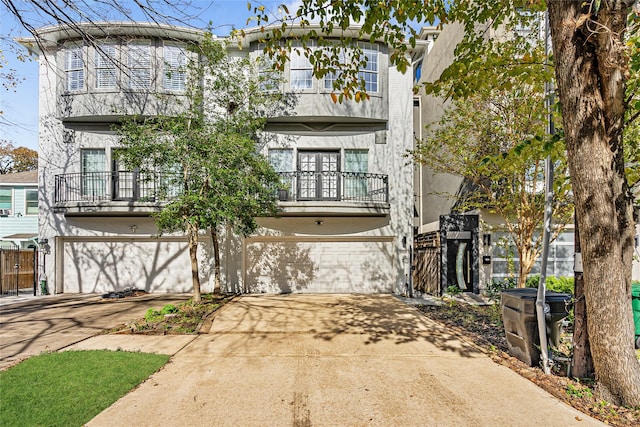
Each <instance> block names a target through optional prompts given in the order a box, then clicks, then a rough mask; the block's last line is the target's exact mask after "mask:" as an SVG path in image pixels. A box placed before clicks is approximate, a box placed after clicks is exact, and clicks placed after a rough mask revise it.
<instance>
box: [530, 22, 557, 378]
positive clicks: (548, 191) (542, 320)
mask: <svg viewBox="0 0 640 427" xmlns="http://www.w3.org/2000/svg"><path fill="white" fill-rule="evenodd" d="M544 21H545V26H544V37H545V40H544V46H545V53H546V54H547V60H546V61H547V62H546V64H545V66H546V67H548V66H549V64H548V57H549V53H550V52H551V46H550V44H549V36H550V31H549V12H548V11H547V13H546V15H545V20H544ZM545 95H546V96H545V106H546V107H547V112H548V115H549V116H548V120H547V135H549V136H551V135H553V134H554V133H555V127H554V123H553V83H552V82H547V83H545ZM544 175H545V177H544V231H543V234H542V260H541V266H540V283H539V284H538V293H537V296H536V317H537V320H538V334H539V336H540V359H541V364H542V370H543V371H544V373H545V374H550V373H551V365H552V361H551V359H550V357H549V344H548V342H547V322H546V315H547V313H548V312H549V311H550V309H549V306H548V305H547V304H546V303H545V294H546V279H547V263H548V258H549V238H550V234H551V212H552V209H553V162H552V161H551V156H547V158H546V160H545V174H544ZM534 191H535V189H534Z"/></svg>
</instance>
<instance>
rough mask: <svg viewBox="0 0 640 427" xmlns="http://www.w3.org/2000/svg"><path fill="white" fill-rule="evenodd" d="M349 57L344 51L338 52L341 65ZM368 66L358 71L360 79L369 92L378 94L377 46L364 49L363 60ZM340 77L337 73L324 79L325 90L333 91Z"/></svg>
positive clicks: (330, 74) (364, 47) (367, 46)
mask: <svg viewBox="0 0 640 427" xmlns="http://www.w3.org/2000/svg"><path fill="white" fill-rule="evenodd" d="M349 56H350V55H348V54H347V53H345V52H344V51H340V52H338V61H339V63H340V64H346V63H347V61H349V60H350V59H349ZM365 58H366V61H367V65H365V66H364V67H363V68H361V69H360V70H359V71H358V77H359V78H360V80H362V81H364V87H365V89H366V91H367V92H378V48H377V46H376V45H366V46H363V47H362V53H361V59H365ZM339 75H340V72H339V71H338V72H337V73H328V74H327V75H326V76H325V77H324V88H325V89H333V84H334V82H335V81H336V79H337V78H338V76H339Z"/></svg>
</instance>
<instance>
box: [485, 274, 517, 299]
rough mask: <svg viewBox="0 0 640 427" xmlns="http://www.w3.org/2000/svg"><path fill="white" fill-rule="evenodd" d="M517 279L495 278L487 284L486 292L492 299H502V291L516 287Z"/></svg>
mask: <svg viewBox="0 0 640 427" xmlns="http://www.w3.org/2000/svg"><path fill="white" fill-rule="evenodd" d="M516 284H517V280H516V278H515V277H507V278H504V279H501V280H500V279H493V280H492V281H491V283H489V284H487V287H486V294H487V297H489V300H491V301H498V300H499V299H500V292H502V291H504V290H505V289H512V288H515V287H516Z"/></svg>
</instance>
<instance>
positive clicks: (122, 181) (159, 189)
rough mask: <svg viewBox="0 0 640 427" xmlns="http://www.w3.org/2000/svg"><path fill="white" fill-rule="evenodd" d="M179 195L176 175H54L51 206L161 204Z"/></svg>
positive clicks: (102, 173)
mask: <svg viewBox="0 0 640 427" xmlns="http://www.w3.org/2000/svg"><path fill="white" fill-rule="evenodd" d="M181 192H182V182H181V177H180V175H177V174H167V173H140V172H129V171H113V172H82V173H67V174H63V175H56V177H55V203H68V202H99V201H133V202H164V201H168V200H171V199H172V198H174V197H175V196H177V195H178V194H180V193H181Z"/></svg>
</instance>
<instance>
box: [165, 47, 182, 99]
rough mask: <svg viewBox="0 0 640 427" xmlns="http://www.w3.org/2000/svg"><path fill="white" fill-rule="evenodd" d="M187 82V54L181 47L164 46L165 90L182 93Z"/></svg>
mask: <svg viewBox="0 0 640 427" xmlns="http://www.w3.org/2000/svg"><path fill="white" fill-rule="evenodd" d="M186 81H187V54H186V52H185V51H184V49H182V48H181V47H178V46H164V83H163V87H164V88H165V89H166V90H175V91H184V89H185V84H186Z"/></svg>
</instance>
